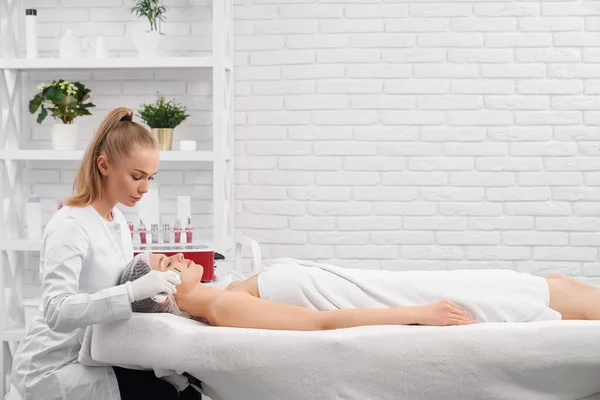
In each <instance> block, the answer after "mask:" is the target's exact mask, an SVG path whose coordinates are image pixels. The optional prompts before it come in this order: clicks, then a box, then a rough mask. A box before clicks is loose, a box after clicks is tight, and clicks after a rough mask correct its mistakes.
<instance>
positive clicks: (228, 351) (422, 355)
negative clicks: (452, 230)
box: [79, 313, 600, 400]
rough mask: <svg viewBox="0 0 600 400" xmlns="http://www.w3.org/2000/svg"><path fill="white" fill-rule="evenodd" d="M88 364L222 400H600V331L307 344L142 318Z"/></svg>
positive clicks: (429, 333) (281, 335) (339, 334)
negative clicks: (197, 388)
mask: <svg viewBox="0 0 600 400" xmlns="http://www.w3.org/2000/svg"><path fill="white" fill-rule="evenodd" d="M79 361H80V362H82V363H84V364H87V365H119V366H124V367H128V368H141V369H149V370H155V372H157V375H159V376H165V375H168V373H167V372H165V371H169V373H172V374H184V373H186V374H189V375H190V376H193V377H195V378H197V379H198V380H199V381H201V382H202V391H203V393H204V394H206V395H207V396H209V397H210V398H212V399H213V400H240V399H250V400H283V399H285V400H300V399H302V400H311V399H314V400H328V399H331V400H334V399H336V400H337V399H343V400H386V399H390V400H398V399H408V400H421V399H423V400H435V399H480V400H481V399H489V400H492V399H493V400H502V399H506V400H509V399H510V400H517V399H524V400H537V399H539V400H569V399H572V400H576V399H577V400H583V399H586V400H598V399H600V321H543V322H529V323H481V324H475V325H468V326H450V327H428V326H366V327H356V328H348V329H339V330H331V331H316V332H301V331H275V330H262V329H243V328H228V327H213V326H208V325H206V324H204V323H201V322H198V321H194V320H190V319H185V318H182V317H178V316H174V315H170V314H137V313H135V314H134V315H133V317H132V318H130V319H129V320H125V321H116V322H110V323H105V324H100V325H96V326H93V327H90V328H88V330H87V331H86V335H85V339H84V343H83V346H82V350H81V352H80V354H79Z"/></svg>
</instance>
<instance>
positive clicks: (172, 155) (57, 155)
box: [0, 150, 213, 162]
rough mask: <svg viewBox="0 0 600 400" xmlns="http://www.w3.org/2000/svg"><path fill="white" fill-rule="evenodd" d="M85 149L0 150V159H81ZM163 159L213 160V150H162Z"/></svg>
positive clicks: (161, 158) (161, 157) (161, 156)
mask: <svg viewBox="0 0 600 400" xmlns="http://www.w3.org/2000/svg"><path fill="white" fill-rule="evenodd" d="M83 153H84V151H83V150H0V160H29V161H34V160H35V161H80V160H81V159H82V158H83ZM160 160H161V161H203V162H206V161H213V153H212V151H179V150H173V151H161V152H160Z"/></svg>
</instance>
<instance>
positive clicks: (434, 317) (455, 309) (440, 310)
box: [417, 300, 477, 326]
mask: <svg viewBox="0 0 600 400" xmlns="http://www.w3.org/2000/svg"><path fill="white" fill-rule="evenodd" d="M419 308H420V310H419V312H418V314H417V315H418V318H417V319H418V322H417V323H418V324H419V325H433V326H446V325H470V324H476V323H477V321H476V320H474V319H473V318H471V316H470V315H469V314H467V312H466V311H465V310H464V309H462V308H461V307H460V306H458V305H456V304H454V303H453V302H451V301H448V300H442V301H438V302H436V303H433V304H428V305H426V306H420V307H419Z"/></svg>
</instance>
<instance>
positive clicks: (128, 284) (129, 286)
mask: <svg viewBox="0 0 600 400" xmlns="http://www.w3.org/2000/svg"><path fill="white" fill-rule="evenodd" d="M125 287H126V288H127V294H128V295H129V302H130V303H133V302H134V301H135V297H134V296H133V284H132V283H131V281H127V282H125Z"/></svg>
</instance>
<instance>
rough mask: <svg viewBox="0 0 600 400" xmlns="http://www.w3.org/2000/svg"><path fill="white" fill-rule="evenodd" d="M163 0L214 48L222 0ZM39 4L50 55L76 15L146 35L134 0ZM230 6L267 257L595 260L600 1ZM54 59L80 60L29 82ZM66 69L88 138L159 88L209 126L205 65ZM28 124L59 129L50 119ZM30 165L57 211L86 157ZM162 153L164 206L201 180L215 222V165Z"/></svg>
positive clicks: (282, 1) (103, 29)
mask: <svg viewBox="0 0 600 400" xmlns="http://www.w3.org/2000/svg"><path fill="white" fill-rule="evenodd" d="M165 3H166V4H167V5H169V6H170V7H171V10H170V11H169V12H168V14H167V17H168V22H167V23H166V24H164V31H165V32H166V33H167V34H168V36H169V37H170V39H171V42H170V45H169V49H170V50H172V51H174V52H176V53H177V54H180V55H188V54H189V55H191V54H204V53H205V52H208V51H210V47H211V42H210V34H211V26H210V12H211V7H210V5H211V4H212V1H211V0H199V1H197V0H179V1H173V0H168V1H166V2H165ZM25 4H26V6H27V7H38V10H39V11H38V15H39V17H38V18H39V20H40V32H41V35H42V36H43V38H42V39H41V48H42V50H43V51H44V52H45V55H49V53H55V52H56V49H57V48H58V38H59V37H60V36H61V35H62V33H64V31H65V28H66V22H69V21H71V22H72V23H73V27H74V29H75V31H76V33H78V34H81V35H87V36H90V37H91V39H92V40H91V41H90V43H91V46H92V48H93V44H94V42H93V37H95V36H96V35H100V34H102V35H105V36H106V37H107V39H108V44H109V48H110V50H111V51H112V52H113V55H117V54H118V55H122V56H132V55H134V54H135V48H134V47H133V43H132V41H131V39H130V36H129V35H130V32H131V29H132V28H134V27H135V26H139V23H138V22H136V20H135V18H134V17H133V16H132V15H130V14H129V13H128V11H127V10H126V7H128V6H129V5H130V2H129V0H94V1H73V0H37V1H32V0H25ZM235 18H236V21H235V29H236V42H235V46H236V60H235V63H236V70H235V75H236V87H235V91H236V101H235V108H236V110H237V112H236V169H237V174H236V194H235V195H236V198H237V209H238V210H237V211H238V214H237V216H236V218H237V219H236V225H237V227H238V228H241V229H243V230H244V231H245V232H246V233H247V234H249V235H251V236H254V237H255V238H257V239H258V240H260V242H261V247H262V249H263V251H264V252H265V256H266V257H267V258H269V257H278V256H293V257H305V258H314V259H322V260H329V261H332V262H336V263H339V264H341V265H344V266H349V267H365V268H388V269H409V268H431V269H450V268H487V267H490V268H514V269H517V270H520V271H527V272H534V273H537V272H550V271H552V272H562V273H566V274H570V275H574V276H587V277H594V276H596V277H598V276H600V264H598V262H597V258H598V250H597V247H598V244H599V243H600V235H598V230H599V228H600V220H599V218H598V217H599V216H600V215H599V214H600V212H599V211H597V210H598V209H599V208H598V205H597V201H598V200H599V199H600V158H598V155H599V154H598V153H599V148H600V135H599V134H598V133H597V132H598V124H599V123H600V112H598V111H596V110H597V109H598V108H599V106H600V102H599V101H598V100H597V97H596V95H597V94H598V93H599V92H600V32H599V30H600V3H598V2H595V1H498V2H488V1H463V2H443V1H440V2H430V1H425V0H419V1H414V2H410V1H401V0H398V1H395V2H382V1H379V0H358V1H352V0H339V1H336V0H330V1H324V0H322V1H319V2H314V1H305V0H294V1H292V0H237V1H236V6H235ZM49 77H50V78H52V77H67V75H64V74H60V76H56V75H54V76H53V75H50V76H46V75H45V76H40V75H38V74H36V75H34V76H33V77H32V78H33V84H37V83H39V82H40V81H47V80H48V78H49ZM68 77H69V79H75V78H77V79H80V80H82V81H83V82H85V83H86V84H87V85H89V86H90V87H91V88H92V90H93V92H92V94H93V100H94V102H95V103H96V104H97V105H98V107H97V108H96V109H95V110H94V113H95V116H94V117H91V118H89V119H88V121H85V122H84V121H83V120H82V121H81V123H82V124H84V123H85V124H88V123H89V125H88V126H87V128H86V129H88V133H87V137H85V136H84V140H82V142H81V144H80V145H81V146H82V147H83V146H85V144H86V140H89V137H90V136H91V133H92V132H93V128H95V124H97V122H98V121H99V120H100V119H101V118H102V116H103V114H104V113H105V112H106V111H107V110H109V109H110V108H112V107H114V106H117V105H125V106H129V107H133V108H137V107H138V106H139V104H140V103H142V102H147V101H151V100H153V96H154V93H155V91H156V90H157V89H158V90H161V91H163V92H164V93H165V94H167V95H168V96H170V97H174V98H177V99H178V100H180V101H183V102H185V103H186V104H188V105H189V106H190V108H191V110H192V111H193V114H194V117H192V119H191V120H190V121H189V122H186V124H185V126H182V127H181V128H180V129H179V131H178V134H177V137H176V139H192V138H193V139H197V140H200V141H202V143H203V145H206V146H209V142H207V140H208V139H209V138H210V117H211V116H210V108H211V83H210V78H211V77H210V73H208V72H205V73H203V74H200V75H191V74H189V73H187V74H180V73H175V74H174V73H167V74H165V73H164V72H143V73H142V74H138V75H132V73H131V72H126V73H119V74H114V73H112V72H98V73H91V74H87V73H86V74H76V75H73V74H69V75H68ZM32 90H33V89H32ZM33 138H34V139H35V142H34V143H33V145H35V146H42V147H44V146H46V147H49V146H50V142H49V139H50V136H49V124H48V125H46V124H45V126H43V127H35V129H34V130H33ZM31 166H32V167H34V169H33V171H32V173H31V174H30V175H29V176H28V182H29V183H31V184H32V189H33V191H35V192H36V193H38V194H41V195H42V196H44V200H45V202H44V206H45V211H46V213H45V216H46V217H47V218H49V216H50V215H51V212H52V210H53V207H54V199H55V198H56V197H59V196H64V195H65V194H68V191H69V190H70V184H71V182H72V179H73V176H74V171H75V169H74V168H75V165H74V164H73V163H71V164H64V165H58V166H59V167H61V169H58V168H55V167H56V166H57V164H48V165H46V164H31ZM165 167H167V166H166V165H163V170H162V171H161V173H160V176H159V178H158V183H159V184H160V187H161V195H162V196H163V203H162V204H163V210H164V211H163V212H164V213H165V214H166V218H167V219H168V218H170V214H169V213H168V210H169V209H170V208H171V207H172V205H173V204H174V198H175V196H176V195H177V194H188V193H189V194H193V195H194V196H195V198H196V202H195V207H196V209H197V210H198V214H197V215H196V216H195V219H196V220H197V221H199V222H200V223H202V224H205V225H206V227H207V229H208V228H209V226H210V223H209V218H208V215H209V213H210V208H211V204H210V186H209V184H210V182H211V179H212V177H211V175H210V172H206V171H205V172H202V171H199V170H195V171H188V170H186V171H185V172H183V171H181V170H176V169H172V170H168V169H164V168H165ZM176 167H181V166H176ZM65 168H66V169H65ZM188 184H194V185H193V186H189V185H188ZM36 269H37V265H33V266H32V268H31V271H30V274H29V275H28V281H29V282H31V283H34V282H35V279H36V276H35V275H36V274H37V271H36ZM30 289H31V288H30Z"/></svg>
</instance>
